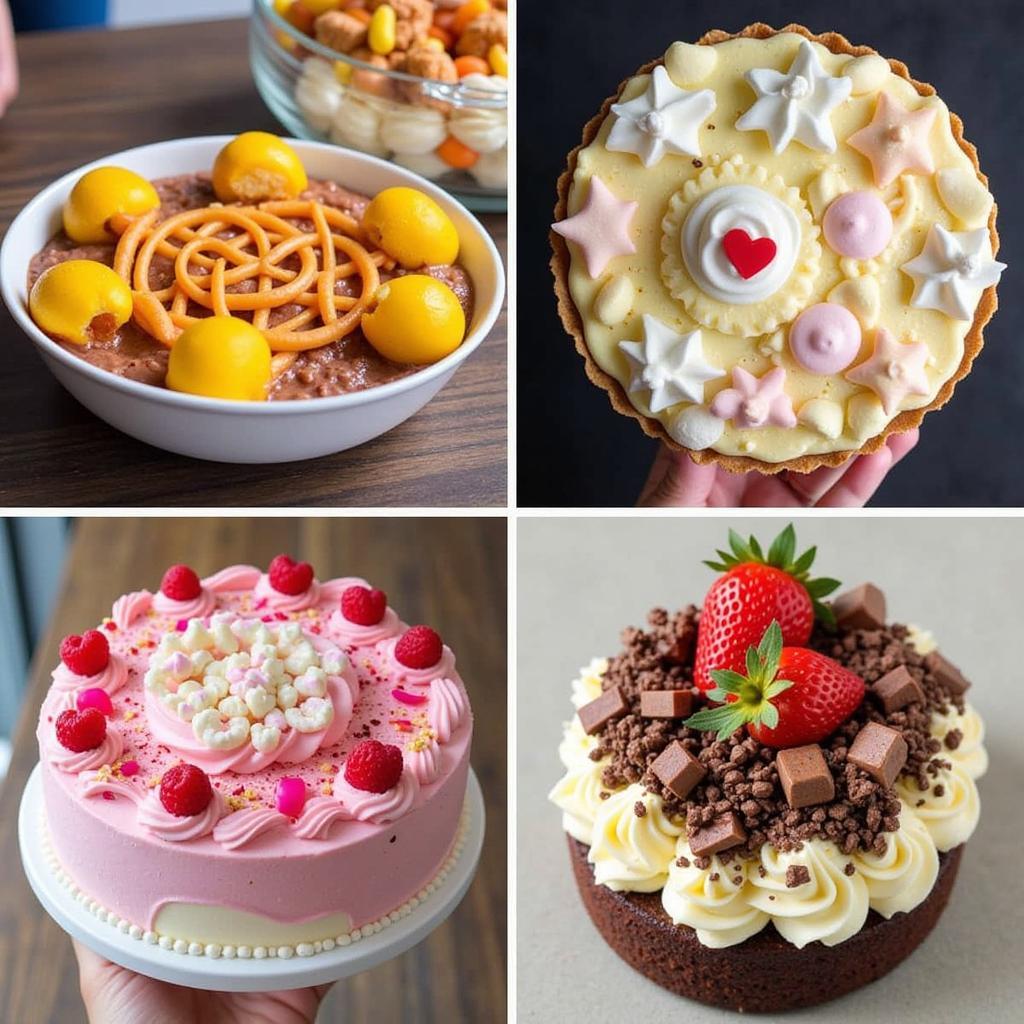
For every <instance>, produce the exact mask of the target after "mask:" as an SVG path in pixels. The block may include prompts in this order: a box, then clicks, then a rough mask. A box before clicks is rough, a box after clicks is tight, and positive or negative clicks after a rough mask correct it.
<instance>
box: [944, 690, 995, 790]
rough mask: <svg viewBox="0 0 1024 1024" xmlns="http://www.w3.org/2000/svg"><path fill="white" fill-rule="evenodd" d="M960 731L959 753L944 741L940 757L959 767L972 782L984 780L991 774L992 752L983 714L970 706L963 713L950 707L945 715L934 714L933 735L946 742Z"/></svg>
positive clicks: (966, 706) (957, 749)
mask: <svg viewBox="0 0 1024 1024" xmlns="http://www.w3.org/2000/svg"><path fill="white" fill-rule="evenodd" d="M953 729H959V730H960V732H961V733H962V736H961V738H960V743H959V744H958V745H957V748H956V750H950V749H948V748H947V747H946V745H945V743H944V742H943V746H942V751H941V752H940V753H939V754H938V756H939V757H941V758H944V759H946V760H947V761H952V762H953V764H956V765H959V766H960V767H961V768H963V770H964V771H965V772H967V774H968V775H970V777H971V778H972V779H980V778H981V777H982V775H984V774H985V772H986V771H988V753H987V752H986V750H985V747H984V745H983V744H984V740H985V723H984V722H983V721H982V719H981V715H979V714H978V712H977V711H975V710H974V708H972V707H971V706H970V704H966V705H965V706H964V710H963V714H961V713H960V712H959V711H957V709H956V708H955V707H952V706H950V708H949V710H948V711H947V712H946V713H945V714H944V715H939V714H933V715H932V722H931V729H930V731H931V734H932V735H933V736H934V737H935V738H936V739H937V740H941V741H944V740H945V739H946V736H947V734H948V733H950V732H951V731H952V730H953Z"/></svg>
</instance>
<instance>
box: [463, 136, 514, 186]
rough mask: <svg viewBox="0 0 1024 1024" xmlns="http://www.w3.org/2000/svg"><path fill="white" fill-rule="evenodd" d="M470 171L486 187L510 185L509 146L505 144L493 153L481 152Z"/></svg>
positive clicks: (478, 182)
mask: <svg viewBox="0 0 1024 1024" xmlns="http://www.w3.org/2000/svg"><path fill="white" fill-rule="evenodd" d="M469 173H470V174H472V175H473V177H474V178H476V181H477V184H479V185H483V187H484V188H505V187H506V186H507V185H508V148H507V147H504V146H503V147H502V148H501V149H496V150H495V151H494V152H493V153H481V154H480V159H479V160H477V162H476V163H475V164H473V166H472V167H470V169H469Z"/></svg>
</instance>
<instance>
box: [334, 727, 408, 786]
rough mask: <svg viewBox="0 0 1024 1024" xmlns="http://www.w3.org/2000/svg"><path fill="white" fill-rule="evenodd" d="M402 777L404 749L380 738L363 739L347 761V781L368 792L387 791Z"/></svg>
mask: <svg viewBox="0 0 1024 1024" xmlns="http://www.w3.org/2000/svg"><path fill="white" fill-rule="evenodd" d="M401 777H402V751H401V750H399V748H398V747H396V746H394V745H392V744H390V743H381V742H380V741H379V740H363V742H362V743H360V744H359V746H357V747H356V749H355V750H353V751H352V753H351V754H349V755H348V760H347V761H346V762H345V781H346V782H347V783H348V784H349V785H350V786H353V787H355V788H356V789H361V790H364V791H365V792H367V793H386V792H387V791H388V790H389V789H391V787H392V786H396V785H398V780H399V779H400V778H401Z"/></svg>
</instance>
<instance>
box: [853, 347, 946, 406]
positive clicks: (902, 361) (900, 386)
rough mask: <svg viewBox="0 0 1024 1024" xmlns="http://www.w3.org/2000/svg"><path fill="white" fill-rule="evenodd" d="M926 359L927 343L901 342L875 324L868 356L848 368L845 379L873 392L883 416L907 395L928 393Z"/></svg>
mask: <svg viewBox="0 0 1024 1024" xmlns="http://www.w3.org/2000/svg"><path fill="white" fill-rule="evenodd" d="M927 361H928V346H927V345H926V344H925V343H924V342H923V341H916V342H911V343H909V344H906V345H904V344H901V343H900V342H898V341H897V340H896V339H895V337H893V335H892V334H890V333H889V331H887V330H886V329H885V328H884V327H879V328H878V330H877V331H876V332H875V349H874V351H873V352H872V353H871V356H870V357H869V358H868V359H865V360H864V362H863V363H861V364H860V365H859V366H855V367H854V368H853V369H852V370H850V371H849V372H848V373H847V374H846V379H847V380H848V381H851V382H852V383H854V384H861V385H863V386H864V387H866V388H870V389H871V390H872V391H874V393H875V394H876V395H878V397H879V398H880V399H881V401H882V408H883V409H884V410H885V414H886V416H891V415H892V414H893V413H894V412H896V410H897V409H898V408H899V405H900V402H901V401H902V400H903V399H904V398H905V397H906V396H907V395H927V394H929V393H930V392H931V388H929V386H928V377H927V375H926V374H925V372H924V364H925V363H926V362H927Z"/></svg>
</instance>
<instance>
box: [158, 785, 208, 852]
mask: <svg viewBox="0 0 1024 1024" xmlns="http://www.w3.org/2000/svg"><path fill="white" fill-rule="evenodd" d="M226 810H227V809H226V807H225V806H224V797H222V796H221V795H220V793H219V792H218V791H217V790H216V789H215V790H214V791H213V799H212V800H211V801H210V802H209V803H208V804H207V805H206V808H205V810H202V811H200V812H199V814H188V815H177V814H171V812H170V811H169V810H167V808H166V807H164V805H163V804H162V803H160V790H159V787H157V789H151V790H150V791H149V794H148V795H147V796H146V798H145V799H144V800H143V801H142V803H141V804H140V806H139V815H138V822H139V824H140V825H141V826H142V827H143V828H144V829H146V830H147V831H148V832H152V833H153V835H155V836H156V837H157V839H165V840H166V841H167V842H169V843H181V842H187V841H188V840H189V839H200V838H202V837H203V836H206V835H209V834H210V833H211V832H212V831H213V829H214V826H215V825H216V824H217V822H218V821H220V819H221V818H223V817H224V814H225V813H226Z"/></svg>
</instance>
